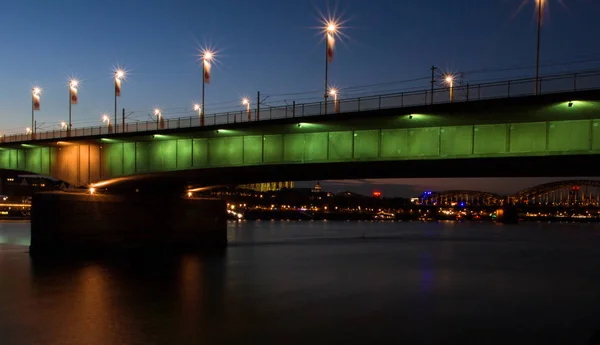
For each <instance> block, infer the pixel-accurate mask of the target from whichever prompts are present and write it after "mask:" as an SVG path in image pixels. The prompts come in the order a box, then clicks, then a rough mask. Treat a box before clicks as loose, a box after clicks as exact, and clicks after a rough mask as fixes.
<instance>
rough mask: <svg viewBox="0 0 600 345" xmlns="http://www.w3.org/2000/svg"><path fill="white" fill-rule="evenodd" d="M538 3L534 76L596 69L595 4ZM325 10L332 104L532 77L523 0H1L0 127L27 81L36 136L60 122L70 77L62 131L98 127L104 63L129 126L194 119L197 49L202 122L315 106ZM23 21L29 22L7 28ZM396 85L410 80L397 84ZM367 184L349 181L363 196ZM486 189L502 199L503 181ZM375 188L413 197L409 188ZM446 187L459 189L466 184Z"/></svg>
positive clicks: (19, 112)
mask: <svg viewBox="0 0 600 345" xmlns="http://www.w3.org/2000/svg"><path fill="white" fill-rule="evenodd" d="M523 4H525V5H524V6H521V5H523ZM546 4H547V6H546V8H545V11H544V22H543V28H542V45H541V65H542V74H547V73H560V72H565V71H571V70H582V69H594V68H599V67H600V48H599V47H597V46H596V45H592V44H586V43H587V42H593V39H594V38H595V37H594V36H595V34H594V32H595V31H594V28H595V25H594V19H595V17H597V15H598V14H600V5H599V4H597V3H592V2H590V1H570V2H567V3H565V4H564V5H562V3H561V2H559V1H550V0H547V2H546ZM207 7H208V8H209V12H208V13H207V11H206V8H207ZM231 8H236V11H233V12H232V11H231ZM328 13H332V14H334V15H339V17H340V18H341V20H345V21H346V22H345V24H344V25H343V26H344V29H343V32H344V33H345V36H342V37H341V38H342V40H341V42H338V44H336V54H335V60H334V61H333V62H332V63H331V64H330V66H329V68H330V78H329V79H330V81H331V83H330V85H332V86H335V87H336V88H338V89H339V90H340V91H339V97H341V98H348V97H356V96H360V95H363V94H369V93H378V92H384V91H388V90H404V89H411V88H419V89H425V88H427V87H428V86H429V81H428V78H427V77H428V75H429V73H430V70H429V69H430V67H431V66H432V65H435V66H437V67H439V68H440V69H442V70H444V71H447V72H451V73H456V74H458V73H461V72H464V74H463V75H462V78H463V79H464V80H465V81H466V82H478V81H482V80H492V79H511V78H516V77H533V75H534V63H535V60H534V58H535V37H536V20H535V3H534V1H525V2H523V1H521V0H514V1H502V2H495V3H485V4H484V3H483V2H477V3H472V2H470V1H466V0H459V1H454V2H446V1H438V0H428V1H419V2H416V1H415V2H413V3H407V4H399V3H397V2H394V1H376V2H371V3H368V4H365V3H364V2H361V1H344V2H339V3H337V4H336V3H334V2H327V1H313V2H305V3H281V2H276V1H272V0H265V1H260V2H258V3H249V2H243V1H235V2H228V3H227V4H223V3H207V2H204V3H198V2H191V1H184V2H182V3H181V4H179V6H176V7H175V6H169V3H168V2H160V1H159V2H153V3H149V4H144V6H139V4H138V3H136V2H135V1H103V2H99V1H88V2H75V1H71V0H59V1H56V2H54V3H53V4H52V5H48V4H42V3H41V2H39V3H38V2H35V1H33V2H24V3H11V4H9V5H5V8H4V11H3V13H2V14H0V17H1V18H2V21H1V22H0V23H2V24H0V25H1V26H2V28H3V30H2V32H3V34H2V35H1V36H0V37H1V40H2V42H3V43H4V45H5V46H6V47H10V48H11V49H8V50H7V53H6V54H5V55H3V56H2V57H0V61H2V62H3V63H2V66H4V68H3V69H2V70H1V71H0V95H2V96H0V112H1V113H2V114H3V116H2V121H3V123H2V126H1V128H0V130H2V131H5V132H10V131H13V130H22V131H23V132H24V130H25V128H26V127H28V126H29V123H30V111H31V109H30V107H31V103H30V102H31V94H30V92H31V87H32V86H34V85H39V86H41V87H42V88H43V94H42V96H41V109H40V111H38V112H36V119H37V120H38V126H41V128H40V129H39V130H40V131H41V130H44V129H52V128H54V127H53V126H60V123H61V122H62V121H66V120H67V117H68V110H67V109H68V99H67V97H68V80H69V78H70V77H76V78H78V79H79V80H80V81H81V84H80V89H79V95H78V96H79V103H78V104H77V105H74V106H73V125H74V127H82V126H92V125H94V126H95V125H97V126H101V125H103V123H102V114H105V113H106V114H112V113H113V110H112V107H113V84H112V78H113V68H114V67H116V66H122V67H124V68H125V69H127V71H128V79H127V80H126V82H124V84H123V91H122V92H123V93H122V96H121V97H120V99H119V111H120V109H121V108H125V109H126V113H127V114H128V115H129V114H131V112H133V114H131V115H129V116H130V117H129V120H131V121H135V120H139V121H145V120H148V119H149V118H148V116H149V115H151V114H152V113H153V109H154V108H160V109H163V112H162V113H161V114H162V115H163V116H164V117H165V118H167V119H168V118H170V117H181V116H194V115H195V114H196V111H195V110H194V109H193V105H194V104H195V103H198V102H199V101H200V98H201V96H200V89H201V80H202V66H201V64H200V63H199V62H198V58H199V56H198V54H199V50H200V49H202V48H203V47H205V46H210V47H212V48H213V49H215V50H216V51H217V55H218V63H216V64H215V66H214V68H213V71H212V74H213V76H212V82H211V84H210V85H208V86H207V89H206V109H205V110H206V114H211V113H214V112H218V111H221V110H224V109H239V110H241V109H242V104H241V100H242V98H243V97H249V98H250V100H251V101H254V99H255V97H256V92H257V91H260V92H261V95H262V97H261V98H265V106H268V105H276V104H283V103H285V102H292V101H298V102H306V101H309V100H316V101H318V100H320V99H322V97H323V90H322V89H323V69H324V61H323V60H324V57H323V55H324V47H325V42H324V38H323V35H322V31H321V29H320V26H321V25H322V23H321V16H322V15H325V16H327V15H328ZM25 15H26V17H27V18H29V20H28V21H22V20H18V19H17V18H24V17H25ZM257 18H258V19H257ZM31 23H35V24H34V25H31ZM407 80H412V82H404V83H400V82H398V81H407ZM394 82H395V83H394ZM361 85H362V86H364V87H360V86H361ZM349 88H353V89H349ZM253 103H255V102H253ZM254 106H255V104H253V105H252V107H254ZM547 180H548V179H546V180H544V181H547ZM380 181H381V180H364V181H363V180H361V181H360V183H362V184H364V185H365V186H367V187H365V188H368V186H369V185H371V186H374V185H379V184H380ZM435 181H442V180H441V179H436V180H435ZM487 181H488V182H489V184H490V185H493V186H499V187H501V189H505V190H512V187H511V183H508V182H507V180H506V179H487ZM523 181H525V180H523ZM535 181H538V180H535ZM327 183H329V182H327ZM327 183H326V184H327ZM343 183H345V184H346V185H348V186H352V185H353V184H356V183H354V182H353V181H346V182H343ZM386 183H388V184H389V185H390V186H396V187H395V188H400V187H399V186H402V185H404V184H407V185H409V186H415V187H410V188H417V187H416V186H420V183H421V182H419V181H415V180H393V181H390V180H387V182H386ZM433 183H434V184H436V183H437V182H433ZM453 183H462V185H465V186H468V185H469V184H473V183H477V181H474V180H472V179H460V180H454V182H453ZM515 183H516V182H515ZM532 184H538V182H532ZM361 188H362V187H361ZM371 188H372V187H371ZM407 188H408V187H407ZM465 189H466V188H465ZM507 193H508V192H507Z"/></svg>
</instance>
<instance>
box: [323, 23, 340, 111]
mask: <svg viewBox="0 0 600 345" xmlns="http://www.w3.org/2000/svg"><path fill="white" fill-rule="evenodd" d="M338 29H339V24H338V22H337V21H336V20H334V19H329V20H327V21H325V28H324V31H325V114H327V98H328V97H329V94H328V92H327V91H328V89H329V85H328V84H329V82H328V74H329V63H330V62H332V61H333V49H334V47H335V36H336V35H337V34H338V32H339V31H338Z"/></svg>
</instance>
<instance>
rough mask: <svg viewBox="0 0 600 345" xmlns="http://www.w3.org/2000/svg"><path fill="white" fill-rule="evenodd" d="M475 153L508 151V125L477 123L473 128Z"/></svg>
mask: <svg viewBox="0 0 600 345" xmlns="http://www.w3.org/2000/svg"><path fill="white" fill-rule="evenodd" d="M473 131H474V134H475V137H474V138H473V142H474V147H473V152H474V153H475V154H497V153H506V134H507V125H506V124H500V125H476V126H475V129H473Z"/></svg>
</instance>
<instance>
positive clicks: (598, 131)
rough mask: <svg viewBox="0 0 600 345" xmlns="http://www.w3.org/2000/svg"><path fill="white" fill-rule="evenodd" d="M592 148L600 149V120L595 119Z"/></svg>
mask: <svg viewBox="0 0 600 345" xmlns="http://www.w3.org/2000/svg"><path fill="white" fill-rule="evenodd" d="M592 150H594V151H600V120H594V121H593V124H592Z"/></svg>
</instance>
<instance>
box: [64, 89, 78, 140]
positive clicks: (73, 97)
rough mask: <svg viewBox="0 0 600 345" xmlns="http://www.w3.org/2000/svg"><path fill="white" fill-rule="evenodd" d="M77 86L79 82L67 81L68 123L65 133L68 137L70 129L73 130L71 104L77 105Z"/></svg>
mask: <svg viewBox="0 0 600 345" xmlns="http://www.w3.org/2000/svg"><path fill="white" fill-rule="evenodd" d="M78 86H79V82H78V81H77V80H76V79H71V80H70V81H69V123H68V126H67V133H68V135H70V133H71V129H72V128H73V122H72V116H71V115H72V109H71V108H72V105H73V104H77V101H78V99H77V93H78V89H77V87H78Z"/></svg>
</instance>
